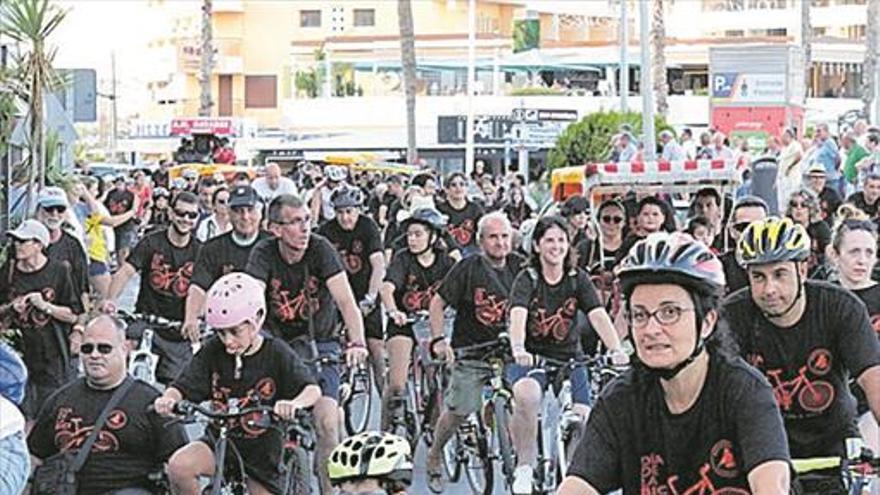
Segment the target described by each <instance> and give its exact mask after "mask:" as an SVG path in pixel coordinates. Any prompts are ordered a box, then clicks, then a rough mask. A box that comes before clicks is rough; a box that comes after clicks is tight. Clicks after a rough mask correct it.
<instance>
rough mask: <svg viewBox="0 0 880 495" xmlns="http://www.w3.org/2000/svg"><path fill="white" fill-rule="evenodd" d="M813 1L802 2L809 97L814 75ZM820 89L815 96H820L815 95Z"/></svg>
mask: <svg viewBox="0 0 880 495" xmlns="http://www.w3.org/2000/svg"><path fill="white" fill-rule="evenodd" d="M811 1H812V0H801V2H800V4H801V48H802V49H803V51H804V89H805V92H806V94H807V95H809V91H810V85H811V84H812V81H811V80H810V76H811V74H812V72H813V71H812V70H811V67H812V64H813V61H812V59H813V45H812V43H813V24H812V23H811V22H810V2H811ZM817 89H818V88H813V91H814V94H813V96H818V95H816V94H815V91H816V90H817Z"/></svg>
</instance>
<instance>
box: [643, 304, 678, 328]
mask: <svg viewBox="0 0 880 495" xmlns="http://www.w3.org/2000/svg"><path fill="white" fill-rule="evenodd" d="M689 311H694V308H682V307H679V306H675V305H673V304H666V305H663V306H660V307H659V308H657V309H655V310H654V311H647V310H644V309H635V310H631V311H629V312H628V314H627V317H628V318H629V321H630V323H632V326H633V328H644V327H645V325H647V324H648V321H650V320H651V318H653V319H655V320H656V321H657V323H659V324H660V325H661V326H664V327H666V326H669V325H675V324H676V323H678V320H680V319H681V315H682V313H686V312H689Z"/></svg>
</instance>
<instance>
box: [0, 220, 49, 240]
mask: <svg viewBox="0 0 880 495" xmlns="http://www.w3.org/2000/svg"><path fill="white" fill-rule="evenodd" d="M6 235H8V236H9V237H14V238H16V239H18V240H21V241H30V240H36V241H39V242H40V244H42V245H43V247H47V246H49V229H47V228H46V226H45V225H43V224H42V223H40V222H38V221H36V220H34V219H30V220H25V221H24V222H21V224H19V226H18V227H17V228H16V229H14V230H10V231H9V232H7V233H6Z"/></svg>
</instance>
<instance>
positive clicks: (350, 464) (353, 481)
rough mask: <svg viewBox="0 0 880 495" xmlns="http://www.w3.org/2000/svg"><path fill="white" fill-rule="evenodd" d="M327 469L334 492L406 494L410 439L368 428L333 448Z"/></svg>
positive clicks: (409, 476) (410, 468) (339, 494)
mask: <svg viewBox="0 0 880 495" xmlns="http://www.w3.org/2000/svg"><path fill="white" fill-rule="evenodd" d="M327 471H328V473H329V476H330V483H332V484H333V486H335V487H337V488H338V489H339V491H338V492H337V495H406V489H407V487H409V485H410V483H411V482H412V471H413V463H412V452H411V450H410V446H409V442H407V441H406V440H404V439H403V438H400V437H399V436H397V435H392V434H390V433H376V432H369V431H368V432H364V433H360V434H358V435H355V436H352V437H349V438H348V439H346V440H345V441H343V442H342V443H341V444H339V445H338V446H337V447H336V448H335V449H333V453H332V454H330V459H329V460H328V461H327Z"/></svg>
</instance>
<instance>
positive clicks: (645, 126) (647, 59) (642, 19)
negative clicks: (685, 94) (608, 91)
mask: <svg viewBox="0 0 880 495" xmlns="http://www.w3.org/2000/svg"><path fill="white" fill-rule="evenodd" d="M648 1H649V0H639V26H640V28H641V30H640V34H639V38H640V39H639V45H640V47H641V49H640V51H641V64H642V66H641V68H640V71H641V75H642V79H641V82H640V84H639V86H640V88H639V90H640V91H641V93H642V145H643V146H644V153H643V154H642V156H643V161H645V162H653V161H654V158H655V155H656V151H657V148H656V146H655V144H654V93H653V89H652V84H651V51H650V50H651V47H650V44H649V43H648V41H649V40H648V31H649V29H648V23H649V22H650V18H649V17H648Z"/></svg>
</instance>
